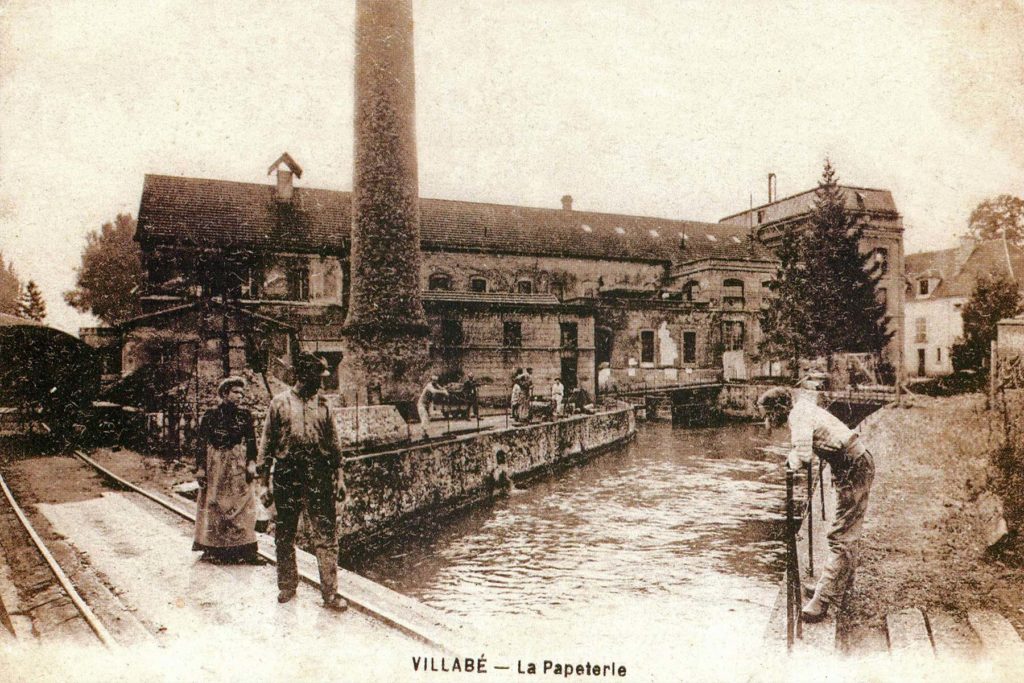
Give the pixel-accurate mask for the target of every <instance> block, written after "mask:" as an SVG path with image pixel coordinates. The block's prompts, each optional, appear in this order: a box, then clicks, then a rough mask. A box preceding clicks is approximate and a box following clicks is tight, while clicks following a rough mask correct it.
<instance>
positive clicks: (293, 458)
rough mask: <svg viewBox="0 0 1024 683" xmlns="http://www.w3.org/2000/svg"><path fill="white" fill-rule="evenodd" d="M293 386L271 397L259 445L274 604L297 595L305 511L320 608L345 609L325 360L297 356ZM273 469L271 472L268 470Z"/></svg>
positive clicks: (338, 466) (336, 448) (339, 483)
mask: <svg viewBox="0 0 1024 683" xmlns="http://www.w3.org/2000/svg"><path fill="white" fill-rule="evenodd" d="M294 367H295V385H294V386H293V387H292V388H290V389H288V390H287V391H284V392H281V393H280V394H278V395H277V396H275V397H274V398H273V399H272V400H271V401H270V409H269V411H268V412H267V421H266V423H265V424H264V426H263V441H262V443H261V445H260V450H261V460H262V462H263V483H264V485H265V486H267V487H268V488H270V485H271V481H272V482H273V488H272V491H273V497H274V503H275V504H276V506H277V524H276V527H275V529H274V540H275V541H276V543H277V587H278V590H279V591H280V592H279V593H278V596H277V601H278V602H288V601H289V600H291V599H292V598H293V597H295V589H296V588H297V587H298V584H299V573H298V569H297V567H296V564H295V532H296V529H297V527H298V523H299V514H300V513H302V512H305V514H306V521H307V522H308V523H309V526H310V528H311V530H312V535H313V546H314V550H315V552H316V561H317V564H318V565H319V568H320V590H321V592H322V594H323V598H324V607H326V608H327V609H331V610H335V611H339V612H340V611H343V610H345V609H346V608H347V607H348V604H347V603H346V602H345V600H344V599H343V598H342V597H341V596H340V595H338V594H337V586H338V540H337V516H336V512H335V507H334V501H335V500H336V499H337V500H343V499H344V498H345V497H346V494H347V491H346V489H345V479H344V473H343V472H342V455H341V446H340V444H339V443H338V434H337V428H336V427H335V425H334V417H333V415H332V414H331V410H330V407H329V406H328V405H327V400H326V399H325V398H324V397H323V395H321V394H320V384H321V382H322V378H323V376H324V375H327V374H328V372H327V366H326V364H325V363H324V362H323V361H322V360H321V359H320V358H318V357H317V356H314V355H312V354H308V353H302V354H299V355H298V356H297V357H296V358H295V365H294ZM271 468H273V473H271Z"/></svg>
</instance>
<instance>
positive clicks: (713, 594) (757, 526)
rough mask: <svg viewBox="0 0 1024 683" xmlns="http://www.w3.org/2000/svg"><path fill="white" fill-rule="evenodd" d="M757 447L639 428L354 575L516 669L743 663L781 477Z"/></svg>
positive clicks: (773, 538) (776, 538) (696, 433)
mask: <svg viewBox="0 0 1024 683" xmlns="http://www.w3.org/2000/svg"><path fill="white" fill-rule="evenodd" d="M775 436H776V437H782V438H784V437H785V436H788V434H780V433H778V432H776V434H775ZM769 442H770V441H769V438H768V435H767V434H766V432H765V430H764V428H763V427H760V426H756V425H730V426H726V427H720V428H714V429H684V428H681V427H673V426H671V425H669V424H665V423H649V424H645V425H641V426H640V429H639V434H638V438H637V439H636V440H634V441H633V442H631V443H630V444H628V445H626V446H624V447H622V448H620V449H618V450H617V451H614V452H610V453H606V454H604V455H602V456H600V457H598V458H595V459H594V460H592V461H590V462H588V463H586V464H584V465H582V466H580V467H576V468H573V469H570V470H568V471H565V472H562V473H560V474H558V475H557V476H555V477H552V478H549V479H546V480H543V481H539V482H534V483H532V484H531V485H529V487H528V488H526V489H524V490H521V491H516V492H514V493H513V494H512V495H510V496H509V497H508V498H506V499H502V500H499V501H497V502H495V503H494V504H490V505H486V506H482V507H478V508H476V509H474V510H471V511H469V512H467V513H465V514H463V515H461V516H459V517H458V518H456V519H455V520H447V521H446V522H445V523H444V524H443V525H440V526H439V528H435V529H431V528H422V529H418V530H416V532H415V533H414V534H412V535H411V537H407V538H404V539H402V541H401V542H400V543H396V544H394V545H393V546H392V547H391V548H390V549H388V550H385V551H384V552H383V553H382V554H380V555H378V556H376V557H374V558H370V559H368V560H364V561H363V562H361V563H360V566H357V567H356V568H357V570H358V571H360V573H363V574H364V575H366V576H367V577H369V578H371V579H374V580H376V581H378V582H380V583H383V584H384V585H387V586H389V587H390V588H392V589H394V590H396V591H398V592H400V593H404V594H406V595H409V596H412V597H415V598H417V599H419V600H421V601H423V602H425V603H427V604H429V605H431V606H433V607H437V608H439V609H442V610H444V611H447V612H450V613H452V614H454V615H456V617H457V620H458V621H464V622H468V623H469V624H471V625H473V626H474V627H476V628H477V629H478V630H481V631H483V632H484V633H486V634H488V635H489V636H490V637H494V638H495V639H496V640H499V641H501V642H503V643H507V644H508V646H509V647H510V648H512V650H511V651H512V652H515V653H517V654H519V653H529V654H528V655H527V654H523V656H535V657H541V658H543V657H545V656H547V657H551V656H554V655H559V656H562V655H564V654H566V653H569V652H572V653H579V654H580V655H581V656H586V657H589V658H590V659H593V658H594V657H598V656H600V657H603V658H607V657H613V656H618V657H620V658H623V660H628V661H632V662H634V665H635V666H640V663H641V661H646V662H647V665H648V666H650V665H652V663H653V662H654V661H661V662H666V661H667V660H678V661H679V662H682V663H683V664H685V663H686V662H688V661H689V662H692V661H693V660H692V658H693V657H702V658H707V657H708V656H710V655H712V654H713V656H714V658H715V659H718V658H725V660H724V661H726V662H728V661H730V660H729V658H730V657H740V658H745V659H749V658H750V657H751V655H753V654H754V653H755V650H756V648H758V647H759V646H760V644H761V639H762V637H763V635H764V630H765V626H766V625H767V621H768V616H769V613H770V611H771V608H772V606H773V605H774V602H775V599H776V596H777V595H778V592H779V585H780V581H781V579H782V574H783V570H784V544H783V540H782V530H783V525H784V517H783V514H784V509H785V500H784V498H785V479H784V470H783V465H782V463H781V462H780V459H779V458H777V457H774V456H769V455H766V454H764V453H763V452H761V451H759V450H758V446H764V445H766V444H767V443H769ZM545 653H547V655H545ZM583 661H589V660H583ZM731 661H732V662H733V663H734V662H735V661H736V660H735V659H733V660H731ZM663 665H667V666H674V664H671V663H667V664H663ZM704 665H705V666H708V665H710V666H714V665H713V664H709V663H708V662H707V661H705V662H704ZM513 666H514V663H513ZM513 670H514V668H513Z"/></svg>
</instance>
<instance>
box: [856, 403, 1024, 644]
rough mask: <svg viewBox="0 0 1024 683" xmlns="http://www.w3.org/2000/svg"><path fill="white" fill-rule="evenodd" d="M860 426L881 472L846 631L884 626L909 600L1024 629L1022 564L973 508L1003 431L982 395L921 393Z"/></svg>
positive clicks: (912, 604) (912, 603)
mask: <svg viewBox="0 0 1024 683" xmlns="http://www.w3.org/2000/svg"><path fill="white" fill-rule="evenodd" d="M862 433H863V436H864V438H865V439H866V442H867V444H868V446H869V448H870V449H871V451H872V453H873V454H874V455H875V457H876V461H877V462H876V464H877V474H876V478H875V484H874V487H873V489H872V493H871V502H870V505H869V508H868V513H867V518H866V520H865V526H864V535H863V538H862V541H861V554H860V558H861V560H860V566H859V568H858V570H857V575H856V579H855V583H854V586H853V590H852V591H851V593H850V595H849V596H848V599H847V609H846V612H845V614H844V615H843V618H842V621H841V623H840V629H841V631H842V632H844V633H846V634H851V633H853V634H856V633H863V632H865V631H871V630H877V629H880V628H881V625H882V621H883V619H884V618H885V615H886V614H887V613H889V612H894V611H897V610H900V609H903V608H905V607H918V608H920V609H922V610H925V611H929V610H930V611H935V612H938V611H946V612H949V613H952V614H954V615H957V616H959V617H964V616H965V615H966V611H967V610H968V609H976V608H979V607H980V608H987V609H993V610H995V611H997V612H1000V613H1001V614H1002V615H1003V616H1005V617H1006V618H1007V619H1009V620H1010V621H1011V622H1012V623H1013V624H1014V626H1015V627H1016V628H1017V630H1018V632H1020V633H1024V568H1021V567H1020V566H1019V564H1018V566H1016V567H1015V566H1011V565H1010V564H1007V563H1004V562H1003V561H1001V560H999V559H993V558H992V557H990V556H988V555H987V554H986V548H985V542H984V532H983V530H982V525H981V523H980V521H979V519H978V516H977V513H976V509H975V508H976V505H975V503H976V500H977V497H978V494H979V493H981V491H982V490H984V488H985V486H986V482H987V477H988V468H989V459H990V455H991V453H992V452H993V451H994V450H995V448H996V447H997V446H998V445H999V443H1000V440H1001V438H1002V437H1001V422H1000V421H999V418H998V417H997V416H996V415H995V414H993V413H991V412H989V411H986V410H985V409H984V397H982V396H980V395H969V396H959V397H951V398H928V397H916V396H915V397H913V398H912V399H910V401H909V402H908V403H906V404H904V406H902V407H899V406H892V407H889V408H885V409H883V410H881V411H879V412H878V413H875V414H874V415H872V416H871V417H869V418H868V419H867V420H865V422H864V423H863V425H862Z"/></svg>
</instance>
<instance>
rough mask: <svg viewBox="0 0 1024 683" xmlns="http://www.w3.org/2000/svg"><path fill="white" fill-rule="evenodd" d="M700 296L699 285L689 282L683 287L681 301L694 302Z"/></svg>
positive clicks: (695, 282)
mask: <svg viewBox="0 0 1024 683" xmlns="http://www.w3.org/2000/svg"><path fill="white" fill-rule="evenodd" d="M699 296H700V283H699V282H697V281H696V280H690V281H689V282H687V283H686V284H685V285H683V301H696V300H697V298H698V297H699Z"/></svg>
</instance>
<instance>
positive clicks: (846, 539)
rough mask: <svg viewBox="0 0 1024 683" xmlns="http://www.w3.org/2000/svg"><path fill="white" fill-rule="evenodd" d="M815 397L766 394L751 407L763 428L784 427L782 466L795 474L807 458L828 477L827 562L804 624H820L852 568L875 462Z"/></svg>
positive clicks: (780, 391)
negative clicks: (786, 447) (832, 493)
mask: <svg viewBox="0 0 1024 683" xmlns="http://www.w3.org/2000/svg"><path fill="white" fill-rule="evenodd" d="M816 399H817V393H816V392H815V391H813V390H807V389H796V390H793V389H788V388H785V387H776V388H774V389H769V390H768V391H766V392H765V393H764V394H762V395H761V397H760V398H759V399H758V401H757V404H758V407H759V408H760V409H761V411H762V413H763V414H764V415H765V420H766V422H767V423H768V425H769V426H772V427H781V426H782V425H784V424H786V423H787V422H788V423H789V430H790V435H791V440H792V444H793V448H792V450H791V451H790V453H789V457H788V458H787V460H786V465H787V466H788V467H789V468H790V469H792V470H797V469H799V468H800V467H802V466H804V465H806V464H807V463H810V462H811V460H812V458H813V456H815V455H817V456H818V458H820V459H821V460H823V461H825V462H827V463H828V465H829V469H830V470H831V471H832V482H833V485H834V486H835V489H836V495H837V503H836V512H835V519H833V520H832V526H831V528H830V529H829V532H828V548H829V556H828V560H827V561H826V563H825V568H824V569H823V570H822V572H821V576H820V577H819V578H818V583H817V585H816V586H815V588H814V594H813V596H812V597H811V599H810V601H809V602H808V603H807V604H806V605H804V607H803V609H802V610H801V614H800V616H801V618H802V619H803V620H804V621H807V622H816V621H821V620H822V619H824V618H825V616H826V615H827V614H828V609H829V605H831V604H832V603H833V602H835V601H836V600H838V599H839V598H840V597H841V596H842V593H843V591H844V590H846V586H847V584H848V582H849V580H850V578H851V576H852V574H853V570H854V567H855V564H856V558H855V555H854V548H853V543H854V542H855V541H856V540H857V539H858V538H859V537H860V531H861V526H862V524H863V522H864V514H865V512H867V507H868V494H869V493H870V492H871V484H872V482H873V481H874V478H875V461H874V458H873V457H872V455H871V453H870V452H869V451H868V449H866V448H865V447H864V445H863V444H862V443H860V440H859V438H858V437H857V434H856V433H855V432H853V431H852V430H851V429H850V428H849V427H847V426H846V425H845V424H843V422H842V421H841V420H840V419H839V418H837V417H836V416H835V415H833V414H832V413H830V412H828V411H827V410H825V409H824V408H822V407H820V406H818V405H817V401H816Z"/></svg>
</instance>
